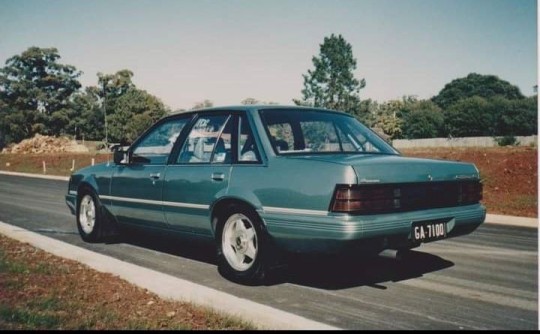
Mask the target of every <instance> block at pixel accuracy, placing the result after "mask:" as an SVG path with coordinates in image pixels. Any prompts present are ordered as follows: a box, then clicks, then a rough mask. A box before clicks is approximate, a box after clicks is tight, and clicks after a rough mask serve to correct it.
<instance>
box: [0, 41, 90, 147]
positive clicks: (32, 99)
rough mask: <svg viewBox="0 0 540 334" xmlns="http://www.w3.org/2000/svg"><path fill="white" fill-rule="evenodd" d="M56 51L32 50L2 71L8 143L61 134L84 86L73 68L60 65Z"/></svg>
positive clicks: (0, 79) (0, 98) (0, 93)
mask: <svg viewBox="0 0 540 334" xmlns="http://www.w3.org/2000/svg"><path fill="white" fill-rule="evenodd" d="M59 59H60V54H59V53H58V50H57V49H56V48H39V47H30V48H28V49H27V50H26V51H24V52H22V53H21V54H20V55H15V56H13V57H11V58H9V59H8V60H7V61H6V66H5V67H3V68H1V69H0V101H2V104H3V106H2V107H1V108H2V114H3V117H2V118H3V120H2V123H3V124H2V125H1V127H2V136H3V137H4V139H3V141H4V142H5V143H9V142H12V141H19V140H21V139H24V138H27V137H30V136H32V135H34V134H35V133H37V132H42V133H44V134H53V135H58V134H60V133H61V132H62V131H63V129H64V127H65V125H66V124H67V122H69V118H68V117H67V114H68V110H69V108H70V103H71V98H72V96H73V94H74V93H75V92H77V91H78V90H79V88H80V87H81V84H80V83H79V81H78V80H77V78H78V77H79V76H80V75H81V72H80V71H78V70H77V69H76V68H75V67H74V66H71V65H64V64H60V63H59V62H58V60H59Z"/></svg>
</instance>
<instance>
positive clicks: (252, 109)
mask: <svg viewBox="0 0 540 334" xmlns="http://www.w3.org/2000/svg"><path fill="white" fill-rule="evenodd" d="M265 109H272V110H284V111H285V110H291V109H295V110H306V111H307V110H311V111H321V112H331V113H337V114H344V115H348V114H347V113H344V112H342V111H337V110H331V109H325V108H316V107H306V106H295V105H277V104H249V105H231V106H222V107H211V108H201V109H194V110H188V111H178V112H174V113H173V114H171V115H170V116H175V115H187V114H192V113H200V112H212V111H216V112H218V111H246V112H257V111H258V110H265Z"/></svg>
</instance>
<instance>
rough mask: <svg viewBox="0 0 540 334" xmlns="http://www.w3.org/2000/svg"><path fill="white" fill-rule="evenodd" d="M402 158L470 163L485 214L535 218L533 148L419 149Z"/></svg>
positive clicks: (536, 176)
mask: <svg viewBox="0 0 540 334" xmlns="http://www.w3.org/2000/svg"><path fill="white" fill-rule="evenodd" d="M402 153H403V155H406V156H412V157H425V158H434V159H445V160H455V161H466V162H472V163H474V164H475V165H476V167H477V168H478V169H479V170H480V177H481V178H482V180H483V184H484V200H483V201H482V202H483V203H484V205H485V206H486V207H487V209H488V212H489V213H495V214H503V215H513V216H524V217H538V150H537V148H536V147H510V146H507V147H490V148H484V147H483V148H433V149H430V148H423V149H407V150H402Z"/></svg>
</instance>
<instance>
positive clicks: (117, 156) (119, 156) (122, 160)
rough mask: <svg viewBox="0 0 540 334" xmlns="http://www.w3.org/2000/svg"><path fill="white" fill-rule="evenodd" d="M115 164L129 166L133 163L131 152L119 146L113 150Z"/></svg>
mask: <svg viewBox="0 0 540 334" xmlns="http://www.w3.org/2000/svg"><path fill="white" fill-rule="evenodd" d="M113 152H114V153H113V157H114V158H113V159H114V163H115V164H117V165H129V164H130V163H131V151H129V150H127V149H125V148H123V147H121V146H117V147H115V148H114V150H113Z"/></svg>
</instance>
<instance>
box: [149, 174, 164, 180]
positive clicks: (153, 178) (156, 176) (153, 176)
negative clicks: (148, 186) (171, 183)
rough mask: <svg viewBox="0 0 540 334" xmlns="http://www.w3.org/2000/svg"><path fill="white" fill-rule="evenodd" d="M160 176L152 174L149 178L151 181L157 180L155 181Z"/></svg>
mask: <svg viewBox="0 0 540 334" xmlns="http://www.w3.org/2000/svg"><path fill="white" fill-rule="evenodd" d="M160 176H161V175H160V174H159V173H152V174H150V178H151V179H152V180H157V179H159V177H160Z"/></svg>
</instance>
